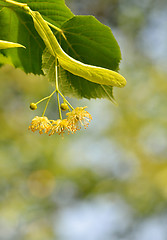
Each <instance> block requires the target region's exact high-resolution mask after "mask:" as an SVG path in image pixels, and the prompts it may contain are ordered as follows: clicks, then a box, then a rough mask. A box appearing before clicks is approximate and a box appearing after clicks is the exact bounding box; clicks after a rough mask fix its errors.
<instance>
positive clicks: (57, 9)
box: [0, 0, 73, 74]
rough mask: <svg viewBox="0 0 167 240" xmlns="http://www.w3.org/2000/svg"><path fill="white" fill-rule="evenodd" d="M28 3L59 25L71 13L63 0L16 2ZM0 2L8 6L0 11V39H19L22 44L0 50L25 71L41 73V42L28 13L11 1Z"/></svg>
mask: <svg viewBox="0 0 167 240" xmlns="http://www.w3.org/2000/svg"><path fill="white" fill-rule="evenodd" d="M18 2H24V3H28V5H29V6H30V7H31V8H32V9H33V10H38V11H39V12H41V14H42V15H43V16H44V18H45V19H46V20H47V21H49V22H51V23H53V24H54V25H56V26H58V27H59V26H61V25H62V24H63V23H64V22H65V21H66V20H68V19H69V18H71V17H73V14H72V12H71V11H70V10H69V8H68V7H67V6H66V5H65V3H64V0H51V1H48V0H45V1H43V0H36V1H34V0H33V1H32V0H30V1H28V0H26V1H18ZM0 4H1V5H2V6H3V5H6V6H8V8H6V7H4V8H3V9H2V10H1V11H0V22H1V24H0V39H2V40H6V41H10V42H19V43H21V44H22V45H24V46H26V50H23V49H21V48H19V49H12V50H10V52H9V50H3V54H4V55H5V56H6V57H9V56H10V57H11V60H12V62H13V64H14V66H15V67H20V68H22V69H23V70H24V71H25V72H26V73H30V72H32V73H34V74H42V71H41V64H42V52H43V50H44V48H45V44H44V43H43V41H42V39H41V38H40V36H39V35H38V33H37V32H36V30H35V28H34V23H33V21H32V18H31V16H29V15H28V14H26V13H24V12H23V11H21V10H20V9H19V8H18V7H16V6H14V7H13V6H12V5H11V4H7V3H3V2H2V1H0Z"/></svg>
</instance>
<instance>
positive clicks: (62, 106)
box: [60, 103, 68, 111]
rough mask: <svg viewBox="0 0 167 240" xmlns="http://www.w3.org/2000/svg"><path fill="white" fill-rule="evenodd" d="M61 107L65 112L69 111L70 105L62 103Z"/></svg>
mask: <svg viewBox="0 0 167 240" xmlns="http://www.w3.org/2000/svg"><path fill="white" fill-rule="evenodd" d="M60 107H61V110H63V111H66V110H68V105H67V103H62V104H61V106H60Z"/></svg>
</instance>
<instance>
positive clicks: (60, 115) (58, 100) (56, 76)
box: [55, 58, 62, 120]
mask: <svg viewBox="0 0 167 240" xmlns="http://www.w3.org/2000/svg"><path fill="white" fill-rule="evenodd" d="M55 85H56V90H55V91H56V94H57V103H58V108H59V117H60V119H61V120H62V114H61V107H60V98H59V86H58V68H57V58H56V59H55Z"/></svg>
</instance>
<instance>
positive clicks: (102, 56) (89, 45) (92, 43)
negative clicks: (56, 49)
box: [58, 16, 121, 71]
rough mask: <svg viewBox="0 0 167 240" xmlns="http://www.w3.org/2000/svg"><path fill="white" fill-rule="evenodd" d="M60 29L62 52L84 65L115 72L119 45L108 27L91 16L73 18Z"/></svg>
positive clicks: (119, 52)
mask: <svg viewBox="0 0 167 240" xmlns="http://www.w3.org/2000/svg"><path fill="white" fill-rule="evenodd" d="M61 29H62V30H63V33H64V35H65V37H66V39H64V37H63V36H62V35H60V34H59V33H58V35H59V38H58V39H60V40H59V41H60V43H61V46H62V48H63V50H64V51H65V52H66V53H68V54H69V55H70V56H71V57H73V58H75V59H77V60H79V61H82V62H84V63H86V64H91V65H94V66H99V67H104V68H107V69H111V70H114V71H117V70H118V69H119V63H120V60H121V51H120V48H119V45H118V43H117V41H116V39H115V37H114V36H113V34H112V31H111V29H110V28H109V27H107V26H105V25H104V24H102V23H100V22H99V21H98V20H97V19H96V18H95V17H93V16H74V17H73V18H71V19H70V20H68V21H67V22H65V23H64V24H63V25H62V26H61Z"/></svg>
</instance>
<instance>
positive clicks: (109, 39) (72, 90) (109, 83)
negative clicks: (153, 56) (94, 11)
mask: <svg viewBox="0 0 167 240" xmlns="http://www.w3.org/2000/svg"><path fill="white" fill-rule="evenodd" d="M0 4H1V6H2V7H3V8H2V10H1V13H0V20H1V22H2V23H3V24H2V26H1V31H0V32H1V35H0V38H1V39H4V40H10V41H14V42H19V43H21V44H23V45H24V46H26V50H23V51H22V50H20V49H17V50H13V52H11V51H8V50H6V51H4V52H3V53H4V55H5V56H6V57H8V56H10V57H11V59H12V62H13V64H14V66H16V67H20V68H22V69H24V71H25V72H26V73H29V72H32V73H34V74H40V73H42V65H41V64H42V53H43V51H44V48H45V46H46V47H47V49H48V50H49V53H50V56H48V54H49V53H47V56H46V57H43V59H44V60H43V61H44V63H43V66H44V70H43V71H44V72H45V73H47V72H48V71H49V74H47V76H48V78H49V80H50V81H53V76H54V71H55V67H54V65H55V59H57V60H58V68H59V74H58V75H59V78H60V85H61V88H60V89H61V91H62V92H63V93H64V94H65V95H67V96H75V97H79V98H82V97H85V98H88V99H90V98H102V97H106V98H109V99H111V100H112V98H113V94H112V87H113V86H118V87H123V86H124V85H125V84H126V80H125V79H124V78H123V77H122V76H121V75H120V74H118V73H117V72H115V71H117V70H118V66H119V62H120V59H121V53H120V49H119V46H118V43H117V42H116V40H115V38H114V36H113V34H112V32H111V30H110V29H109V27H107V26H105V25H103V24H101V23H100V22H98V21H97V20H96V19H95V18H94V17H92V16H74V14H73V13H72V12H71V11H70V10H69V8H68V7H67V6H66V5H65V4H64V1H63V0H61V1H46V2H44V3H43V2H41V1H37V2H35V3H34V2H31V1H30V2H29V1H28V5H27V4H26V1H25V2H24V3H22V2H21V1H20V2H14V1H10V0H6V1H0ZM31 9H32V10H36V12H35V11H32V10H31ZM37 11H38V12H37ZM40 13H41V14H42V16H43V17H42V16H41V15H40ZM32 20H33V21H32ZM33 22H34V23H33ZM7 26H8V27H7ZM50 27H51V29H52V30H51V29H50ZM35 29H36V30H37V31H35ZM37 32H38V33H37ZM38 34H39V35H38ZM54 34H55V35H54ZM55 36H57V38H58V40H59V43H58V42H57V39H56V37H55ZM40 37H41V38H42V39H41V38H40ZM42 40H43V41H42ZM44 43H45V45H44ZM59 44H61V45H62V48H63V49H64V50H63V49H62V48H61V46H60V45H59ZM64 51H65V52H64ZM45 54H46V51H45ZM68 54H69V55H70V56H69V55H68ZM73 57H74V58H73ZM46 58H47V61H48V64H49V66H52V68H50V67H49V70H48V69H47V68H48V66H47V62H46V61H45V59H46ZM57 60H56V61H57ZM84 63H85V64H84ZM56 64H57V63H56ZM92 65H93V66H92ZM50 72H51V74H50ZM51 75H52V77H50V76H51ZM54 81H55V79H54ZM89 81H91V82H89ZM92 82H93V83H92Z"/></svg>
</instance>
